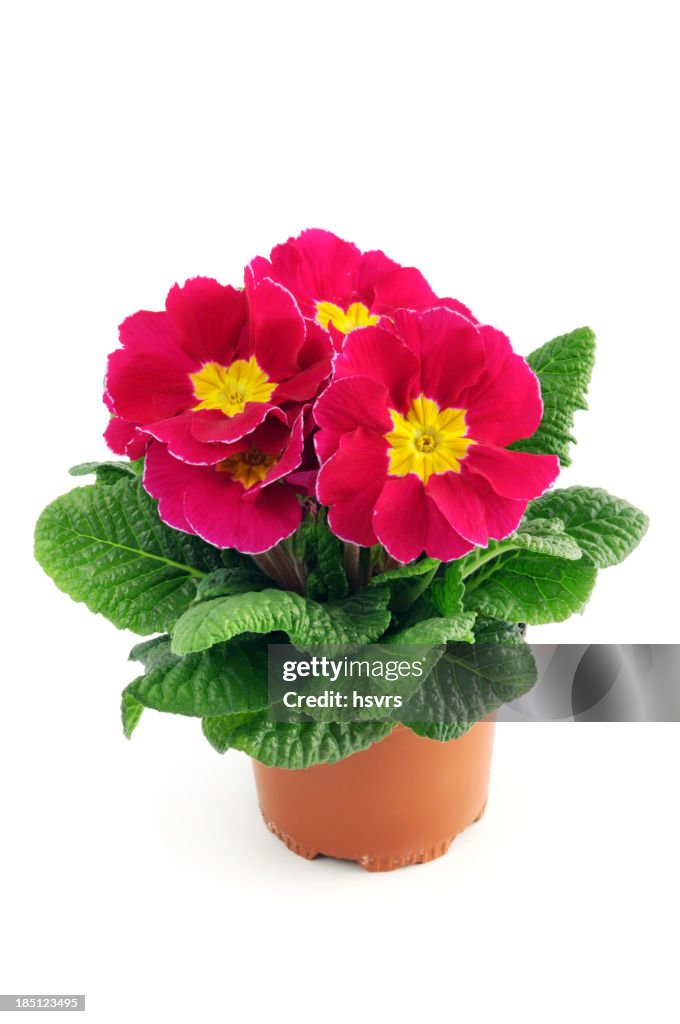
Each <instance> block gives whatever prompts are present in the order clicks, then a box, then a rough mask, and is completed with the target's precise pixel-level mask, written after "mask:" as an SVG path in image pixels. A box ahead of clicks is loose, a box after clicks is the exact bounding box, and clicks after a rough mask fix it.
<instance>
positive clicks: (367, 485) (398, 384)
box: [314, 307, 559, 562]
mask: <svg viewBox="0 0 680 1024" xmlns="http://www.w3.org/2000/svg"><path fill="white" fill-rule="evenodd" d="M393 321H394V322H393V323H390V322H389V321H382V322H381V324H380V325H379V326H369V327H366V328H364V329H362V330H356V331H354V332H352V334H351V335H350V336H349V337H348V338H347V340H346V342H345V345H344V348H343V350H342V352H341V353H339V355H338V356H337V357H336V360H335V364H334V366H335V373H334V380H333V382H332V383H331V385H330V386H329V387H328V388H327V389H326V391H325V392H324V393H323V394H322V395H321V397H320V398H319V399H318V400H317V402H316V405H315V407H314V417H315V420H316V422H317V424H318V426H319V427H320V430H319V432H318V434H317V440H316V443H317V452H318V454H319V459H320V462H321V463H322V467H321V470H320V472H319V476H318V481H317V496H318V500H319V501H320V502H321V503H322V504H324V505H328V506H329V508H330V512H329V523H330V526H331V529H332V530H333V532H334V533H336V534H337V535H338V536H339V537H341V538H343V539H344V540H347V541H351V542H353V543H355V544H361V545H372V544H376V543H378V542H379V543H381V544H383V545H384V547H385V548H386V549H387V551H388V552H389V554H390V555H392V556H393V557H394V558H396V559H397V560H398V561H400V562H408V561H411V560H412V559H414V558H417V557H418V556H419V555H420V554H421V552H422V551H425V552H426V553H427V554H428V555H430V556H432V557H434V558H439V559H442V560H444V561H450V560H452V559H454V558H458V557H460V556H461V555H463V554H465V553H466V552H467V551H470V550H471V549H472V548H473V547H475V546H476V545H481V546H485V545H486V544H487V543H488V541H489V539H490V538H494V539H500V538H503V537H506V536H508V534H510V533H512V531H513V530H514V529H516V527H517V525H518V524H519V521H520V519H521V518H522V515H523V513H524V510H525V508H526V505H527V502H528V501H529V500H530V499H532V498H536V497H538V495H540V494H542V493H543V492H544V491H545V490H546V488H547V487H548V486H549V485H550V484H551V483H552V482H553V480H554V479H555V477H556V476H557V473H558V471H559V462H558V460H557V458H556V457H555V456H553V455H529V454H525V453H522V452H512V451H509V450H508V448H507V445H509V444H510V443H511V442H513V441H516V440H519V439H520V438H523V437H528V436H529V435H531V434H532V433H533V432H534V430H535V429H536V427H537V426H538V424H539V423H540V420H541V415H542V411H543V406H542V402H541V396H540V390H539V385H538V380H537V378H536V376H535V375H534V374H533V373H532V371H531V370H530V369H529V366H528V365H527V363H526V362H525V361H524V359H522V358H521V357H520V356H518V355H516V354H515V353H514V352H513V351H512V348H511V346H510V342H509V341H508V339H507V338H506V337H505V335H504V334H501V332H500V331H496V330H494V328H492V327H484V326H480V325H479V324H476V323H472V322H471V321H470V320H469V319H467V318H466V317H464V316H462V315H461V314H460V313H458V312H455V311H453V310H451V309H447V308H442V307H440V308H437V309H430V310H427V311H425V312H422V313H416V312H412V311H406V310H401V311H398V312H396V313H395V314H394V316H393Z"/></svg>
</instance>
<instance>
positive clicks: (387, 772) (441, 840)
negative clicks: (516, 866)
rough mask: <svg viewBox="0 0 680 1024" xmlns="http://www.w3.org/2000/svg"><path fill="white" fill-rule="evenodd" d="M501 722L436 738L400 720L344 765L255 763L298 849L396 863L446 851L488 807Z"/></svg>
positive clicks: (276, 828) (384, 866) (267, 804)
mask: <svg viewBox="0 0 680 1024" xmlns="http://www.w3.org/2000/svg"><path fill="white" fill-rule="evenodd" d="M493 730H494V723H493V722H479V723H478V724H477V725H475V726H473V727H472V729H470V730H469V732H467V733H465V735H464V736H462V737H461V738H460V739H458V740H451V741H449V742H448V743H438V742H436V741H435V740H427V739H423V737H421V736H416V734H415V733H413V732H411V730H410V729H406V728H405V727H404V726H397V728H396V729H394V731H393V732H392V733H390V735H389V736H388V737H387V738H386V739H384V740H381V741H380V742H379V743H374V744H373V746H371V747H368V749H366V750H362V751H360V752H359V753H358V754H353V755H352V756H351V757H348V758H346V759H345V760H344V761H338V762H337V764H332V765H328V764H320V765H315V766H314V767H312V768H303V769H300V770H292V771H290V770H287V769H285V768H269V767H267V766H266V765H263V764H260V763H259V762H258V761H254V762H253V768H254V772H255V784H256V786H257V794H258V798H259V801H260V809H261V811H262V816H263V818H264V821H265V824H266V825H267V827H268V828H269V829H270V830H271V831H272V832H273V833H274V835H275V836H278V838H279V839H281V840H282V841H283V842H284V843H285V844H286V846H287V847H288V848H289V849H290V850H292V851H293V852H294V853H298V854H300V856H302V857H307V858H308V859H311V858H313V857H317V856H318V855H319V854H325V855H326V856H329V857H340V858H343V859H345V860H355V861H357V862H358V863H359V864H361V866H362V867H363V868H366V870H367V871H391V870H393V869H394V868H400V867H404V866H405V865H407V864H421V863H425V862H426V861H430V860H434V859H435V858H436V857H441V856H443V854H445V853H446V851H447V850H448V848H449V846H450V845H451V842H452V841H453V839H455V837H456V836H457V835H458V833H459V832H462V831H463V829H464V828H467V826H468V825H470V824H472V822H473V821H477V820H478V819H479V818H481V816H482V814H483V812H484V808H485V806H486V798H487V792H488V786H489V771H490V767H491V751H492V746H493Z"/></svg>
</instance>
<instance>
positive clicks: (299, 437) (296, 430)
mask: <svg viewBox="0 0 680 1024" xmlns="http://www.w3.org/2000/svg"><path fill="white" fill-rule="evenodd" d="M305 413H306V410H305V409H303V410H302V412H301V413H300V414H299V416H298V418H297V419H296V420H295V422H294V424H293V427H292V429H291V431H290V434H289V437H288V440H287V442H286V445H285V447H284V448H283V451H282V453H281V457H280V458H279V461H278V462H276V463H275V464H274V465H273V466H272V467H271V469H269V470H267V473H266V476H265V478H264V480H263V481H262V486H263V487H268V486H269V484H271V483H273V482H274V481H275V480H280V479H281V477H283V476H287V475H288V474H289V473H291V472H292V471H293V470H294V469H297V467H298V466H299V465H300V463H301V461H302V448H303V445H304V422H305ZM276 427H278V422H277V421H276V420H275V419H269V420H267V422H266V423H263V424H262V427H260V428H259V431H255V434H254V435H253V444H254V445H255V447H256V448H262V450H263V451H265V452H266V451H271V450H272V449H271V447H270V448H268V447H267V439H266V438H261V437H260V436H259V433H260V431H264V430H271V431H273V429H274V428H276ZM272 440H273V439H272Z"/></svg>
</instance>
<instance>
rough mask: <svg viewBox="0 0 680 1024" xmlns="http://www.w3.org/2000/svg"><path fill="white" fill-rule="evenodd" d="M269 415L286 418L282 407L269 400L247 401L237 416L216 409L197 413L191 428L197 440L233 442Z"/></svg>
mask: <svg viewBox="0 0 680 1024" xmlns="http://www.w3.org/2000/svg"><path fill="white" fill-rule="evenodd" d="M268 416H278V418H279V419H283V420H285V418H286V414H285V413H284V412H283V411H282V410H281V409H278V408H277V407H276V406H275V405H270V404H269V403H268V402H247V403H246V405H245V407H244V409H243V412H239V413H237V414H236V416H224V415H223V414H222V413H221V412H218V411H216V410H215V411H213V410H207V411H206V412H204V413H202V414H200V415H199V414H198V413H195V414H194V419H193V421H192V427H191V429H192V432H193V435H194V437H195V438H196V440H197V441H212V442H222V443H225V444H231V443H232V442H233V441H238V439H239V438H240V437H245V435H246V434H250V433H251V432H252V431H253V430H254V429H255V427H258V426H259V425H260V423H263V422H264V420H265V419H266V418H267V417H268Z"/></svg>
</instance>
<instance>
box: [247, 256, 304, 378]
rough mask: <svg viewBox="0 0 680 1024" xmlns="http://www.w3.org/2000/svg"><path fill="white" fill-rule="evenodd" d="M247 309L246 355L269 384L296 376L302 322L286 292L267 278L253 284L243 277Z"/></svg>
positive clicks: (301, 345)
mask: <svg viewBox="0 0 680 1024" xmlns="http://www.w3.org/2000/svg"><path fill="white" fill-rule="evenodd" d="M246 293H247V296H248V303H249V308H250V324H249V330H250V352H251V354H252V355H254V356H255V358H256V359H257V362H258V365H259V366H260V367H261V368H262V369H263V370H264V372H265V373H266V374H267V376H268V377H269V379H270V380H272V381H276V382H280V381H283V380H288V378H290V377H294V376H295V374H296V373H297V372H298V355H299V353H300V350H301V349H302V347H303V345H304V342H305V337H306V332H305V321H304V319H303V316H302V313H301V312H300V310H299V308H298V305H297V303H296V301H295V299H294V298H293V296H292V295H291V293H290V292H289V291H287V290H286V289H285V288H284V287H283V286H282V285H280V284H277V283H276V282H275V281H272V280H270V279H269V278H264V279H263V280H261V281H257V282H255V281H254V280H253V278H252V275H250V274H248V275H246Z"/></svg>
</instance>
